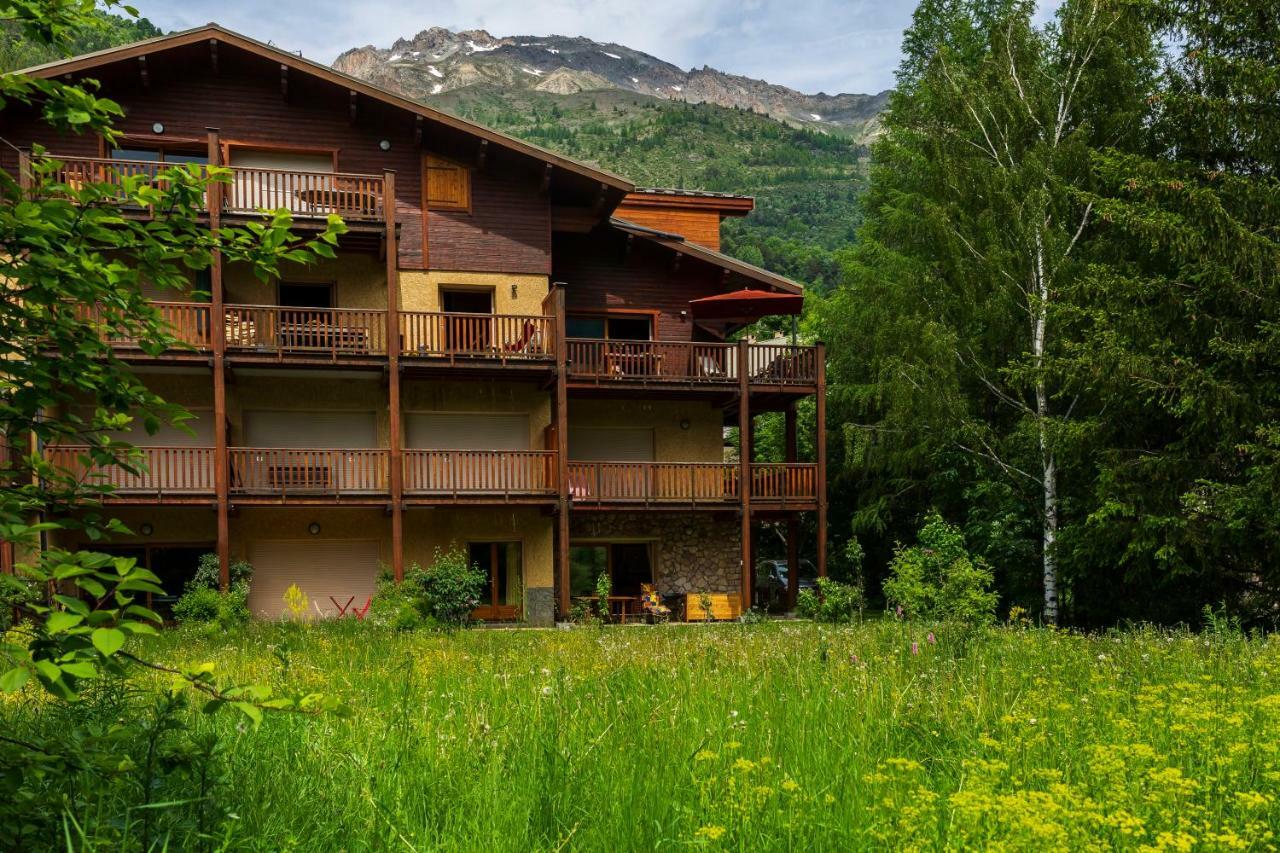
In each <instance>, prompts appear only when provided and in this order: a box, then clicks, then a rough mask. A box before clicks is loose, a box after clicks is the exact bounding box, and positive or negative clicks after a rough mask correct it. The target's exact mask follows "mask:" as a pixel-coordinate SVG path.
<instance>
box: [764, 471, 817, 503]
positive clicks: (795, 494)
mask: <svg viewBox="0 0 1280 853" xmlns="http://www.w3.org/2000/svg"><path fill="white" fill-rule="evenodd" d="M817 496H818V466H817V465H814V464H813V463H812V462H757V463H752V465H751V502H752V503H777V502H782V503H788V502H796V503H802V502H812V501H814V500H817Z"/></svg>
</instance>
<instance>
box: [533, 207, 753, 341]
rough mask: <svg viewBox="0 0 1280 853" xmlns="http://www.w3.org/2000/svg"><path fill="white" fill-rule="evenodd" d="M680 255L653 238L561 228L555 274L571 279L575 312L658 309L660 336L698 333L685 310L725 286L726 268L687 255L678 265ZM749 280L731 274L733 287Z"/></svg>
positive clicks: (681, 336)
mask: <svg viewBox="0 0 1280 853" xmlns="http://www.w3.org/2000/svg"><path fill="white" fill-rule="evenodd" d="M674 259H675V255H674V253H673V252H670V251H668V250H666V249H664V248H662V247H660V246H655V245H653V244H652V243H650V242H648V241H647V240H641V239H633V240H632V241H631V248H630V250H628V249H627V240H626V237H625V236H624V235H622V234H621V233H618V232H616V231H604V230H597V231H594V232H592V233H591V234H557V235H556V237H555V268H554V270H553V271H552V278H553V279H555V280H556V281H563V282H565V283H566V284H567V285H568V287H567V288H566V293H565V297H566V300H567V305H566V310H567V311H568V313H569V314H574V313H592V312H600V311H619V310H640V311H656V312H657V323H656V324H655V325H656V328H655V329H654V337H655V338H657V339H659V340H667V341H688V340H692V339H693V323H692V321H691V320H690V318H689V317H688V316H685V317H681V316H680V312H681V311H685V312H688V310H689V301H690V300H691V299H698V298H700V297H703V296H713V295H715V294H717V293H722V292H724V290H725V289H727V288H726V285H724V284H722V282H723V281H724V276H723V273H722V272H721V270H720V269H718V268H716V267H712V266H711V265H709V264H704V263H701V262H699V261H695V260H693V259H692V258H689V257H687V256H686V257H684V258H683V259H682V260H681V262H680V267H679V269H674ZM733 286H739V287H741V286H744V285H743V284H742V283H741V282H740V280H737V279H731V280H730V282H729V283H728V287H733Z"/></svg>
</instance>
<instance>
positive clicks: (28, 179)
mask: <svg viewBox="0 0 1280 853" xmlns="http://www.w3.org/2000/svg"><path fill="white" fill-rule="evenodd" d="M32 179H33V175H32V172H31V152H30V151H28V150H27V149H25V148H22V149H19V151H18V187H19V188H20V189H21V190H22V195H23V196H24V197H29V196H30V195H31V184H32V182H33V180H32Z"/></svg>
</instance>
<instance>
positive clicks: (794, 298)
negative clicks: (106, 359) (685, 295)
mask: <svg viewBox="0 0 1280 853" xmlns="http://www.w3.org/2000/svg"><path fill="white" fill-rule="evenodd" d="M803 308H804V295H803V294H800V293H775V292H774V291H771V290H735V291H733V292H732V293H721V294H718V295H716V296H706V297H703V298H702V299H694V300H691V301H690V302H689V310H690V311H691V312H692V313H693V316H694V317H695V318H696V319H699V320H747V321H749V320H759V319H760V318H761V317H776V316H779V315H782V314H799V313H800V311H801V310H802V309H803Z"/></svg>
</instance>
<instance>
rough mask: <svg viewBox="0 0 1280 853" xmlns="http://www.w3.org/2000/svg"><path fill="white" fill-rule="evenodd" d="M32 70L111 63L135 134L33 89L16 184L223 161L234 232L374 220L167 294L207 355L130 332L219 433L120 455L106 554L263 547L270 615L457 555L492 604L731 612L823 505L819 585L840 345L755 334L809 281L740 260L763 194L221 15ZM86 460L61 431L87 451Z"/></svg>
mask: <svg viewBox="0 0 1280 853" xmlns="http://www.w3.org/2000/svg"><path fill="white" fill-rule="evenodd" d="M29 73H33V74H36V75H40V76H45V77H59V78H65V79H67V80H78V79H82V78H93V79H95V80H98V81H100V84H101V93H102V94H103V95H105V96H108V97H110V98H112V99H114V100H115V101H117V102H118V103H119V104H120V105H121V106H122V107H123V109H124V113H125V117H124V118H123V119H122V120H121V121H120V122H119V125H118V126H119V128H120V129H121V130H122V131H123V133H124V136H123V138H122V140H121V141H120V143H119V145H118V147H111V146H108V145H107V144H106V143H105V142H104V141H103V140H101V139H99V138H97V137H95V136H62V135H58V134H56V133H54V132H53V131H51V130H50V129H49V128H48V127H47V126H45V125H44V124H43V123H42V122H41V121H40V119H39V116H38V114H37V113H36V112H34V111H28V110H24V109H22V108H19V107H13V106H10V107H8V108H6V109H5V110H4V111H3V113H0V124H2V125H3V128H2V129H0V136H3V137H4V138H5V139H7V140H9V141H10V142H12V143H14V144H16V145H17V146H18V148H19V149H21V150H20V151H19V150H15V149H10V148H4V149H3V150H0V168H4V169H6V170H8V171H9V172H10V173H11V174H18V175H21V174H24V173H25V169H26V166H27V164H26V162H25V161H27V160H29V159H30V158H32V157H37V156H40V157H47V158H52V159H54V160H56V161H57V162H58V163H59V164H60V165H59V166H58V168H59V169H60V174H61V175H62V177H63V178H64V179H65V180H67V181H75V180H91V181H97V182H102V181H108V182H109V181H113V180H119V179H120V178H121V177H122V176H125V175H131V174H139V173H142V174H152V173H154V172H155V171H156V170H157V169H160V168H163V167H164V166H165V164H172V163H211V164H219V165H223V166H229V167H230V168H231V170H232V173H233V179H232V180H231V182H230V183H228V184H225V185H221V186H218V187H216V188H214V189H213V190H211V192H210V193H209V198H208V200H207V214H206V215H207V218H208V224H209V227H210V228H218V227H220V226H221V225H222V224H223V223H227V222H239V221H247V220H251V219H253V218H255V217H259V216H262V215H263V213H262V211H263V210H264V209H278V208H281V207H283V208H286V209H288V210H290V211H291V212H292V214H293V216H294V220H295V227H296V228H297V229H301V230H306V229H308V228H313V227H316V224H317V223H321V222H323V220H324V218H325V217H327V216H328V215H329V214H330V213H338V214H340V215H341V216H342V217H343V218H344V220H345V221H346V222H347V224H348V226H349V231H348V233H346V234H345V235H344V236H343V237H342V238H341V242H340V247H339V252H338V258H337V259H336V260H333V261H328V262H323V263H320V264H317V265H314V266H310V267H297V268H288V269H285V270H283V271H282V273H281V276H280V278H279V280H278V281H273V282H271V283H269V284H265V285H264V284H263V283H261V282H259V281H257V280H256V279H254V278H253V276H251V275H249V274H248V271H247V270H244V269H239V268H237V266H236V265H235V264H230V263H228V264H223V263H221V262H220V261H219V262H217V263H215V264H214V266H213V268H212V270H211V271H210V273H209V274H208V275H207V276H202V277H200V278H197V279H196V280H193V282H192V285H193V290H192V292H189V293H159V292H157V293H151V294H149V296H151V297H153V298H154V300H155V303H156V305H157V307H158V308H159V310H160V311H161V312H162V314H163V315H164V317H165V318H166V319H167V320H168V321H169V323H170V324H171V325H172V327H173V328H174V330H175V331H176V334H177V336H178V337H179V338H180V339H181V340H182V342H183V343H184V344H185V346H184V347H183V348H181V349H175V350H173V351H171V352H167V353H164V354H161V355H159V356H155V355H148V354H146V353H144V352H142V351H141V350H140V349H139V348H137V347H136V346H134V345H133V342H131V341H129V340H119V341H113V342H112V343H113V345H114V346H116V347H118V350H119V352H120V354H121V355H122V356H123V357H125V358H126V359H127V360H129V361H130V362H131V364H132V365H133V367H134V369H135V370H136V371H137V373H138V375H139V376H140V377H141V378H142V379H143V380H144V381H145V382H146V383H147V384H148V385H149V386H150V387H152V388H154V389H155V390H157V391H158V392H159V393H160V394H161V395H162V396H163V397H164V398H165V399H167V400H170V401H172V402H176V403H180V404H183V405H184V406H186V407H187V409H189V410H190V411H191V412H192V413H193V414H194V415H195V419H194V421H193V422H192V424H193V428H194V434H188V433H186V432H182V431H178V430H162V431H161V432H160V433H158V434H157V435H154V436H147V435H145V434H143V433H142V432H141V431H139V432H137V433H135V434H132V435H129V436H128V438H129V439H130V440H131V441H133V442H134V443H135V444H136V445H138V446H139V447H140V448H141V449H142V452H143V453H144V455H145V459H146V462H147V467H146V471H145V472H144V473H141V474H130V473H128V472H125V471H123V470H121V471H106V472H103V475H104V476H106V477H108V478H109V479H110V480H111V481H112V482H113V483H114V485H115V486H116V489H115V491H114V494H113V496H112V498H111V502H112V504H113V512H114V514H116V515H117V516H119V517H120V518H122V520H124V521H125V523H126V524H127V525H128V526H129V527H130V528H131V530H132V531H133V534H132V535H131V536H128V537H119V538H117V539H116V540H115V541H113V542H112V543H111V545H110V546H109V547H111V548H114V549H116V550H118V551H120V552H121V553H127V554H133V555H136V556H138V558H139V559H140V560H142V561H144V562H145V563H146V564H147V565H149V566H150V567H151V568H152V569H153V570H154V571H156V572H157V573H158V574H160V575H161V577H162V578H163V579H164V580H165V581H166V583H167V584H168V586H169V587H170V588H172V589H175V590H176V589H178V588H180V586H181V583H182V580H183V578H184V576H185V574H188V573H189V571H190V569H191V568H192V567H193V566H194V562H195V559H196V557H198V555H199V554H201V553H204V552H207V551H215V552H216V553H217V554H218V556H219V559H220V562H221V564H222V569H223V577H224V580H225V578H226V577H227V568H228V565H229V563H230V561H232V560H236V559H247V560H249V561H250V562H251V563H252V564H253V566H254V569H255V574H254V583H253V591H252V593H251V597H250V604H251V607H252V609H253V610H254V611H255V612H256V613H258V614H261V615H263V616H267V617H271V616H278V615H280V613H281V612H282V611H283V609H284V606H283V602H282V600H281V596H282V594H283V592H284V590H285V589H286V588H287V587H288V586H289V585H290V584H293V583H297V584H298V585H299V586H300V587H302V588H303V590H304V591H306V592H307V593H308V595H309V596H310V598H311V599H312V601H314V602H316V603H317V605H318V606H319V607H320V608H321V609H322V610H324V611H325V612H326V613H333V612H340V611H343V610H346V609H347V608H348V603H349V602H350V601H355V602H356V603H357V604H362V603H363V602H364V601H365V600H366V599H367V597H368V595H370V594H371V593H372V592H373V589H374V581H375V577H376V574H377V572H378V571H379V567H380V566H385V567H388V568H389V569H390V570H391V571H392V572H393V573H394V574H395V576H396V577H397V578H399V577H401V576H402V575H403V573H404V571H405V568H406V566H408V565H412V564H413V563H420V564H426V563H428V562H429V561H430V560H431V559H432V554H433V552H434V550H435V549H437V548H446V547H449V546H450V545H455V544H456V545H457V546H460V547H464V548H466V549H468V551H469V553H470V556H471V558H472V559H473V560H474V561H476V562H477V563H478V564H479V565H480V566H481V567H482V568H484V569H485V570H486V571H487V572H488V573H489V576H490V581H491V589H490V591H489V593H488V594H487V595H486V599H485V601H484V603H483V605H482V606H481V608H480V609H479V610H478V611H477V614H476V615H477V617H478V618H482V619H492V620H513V619H522V620H525V621H527V622H530V623H534V624H547V623H550V622H551V621H552V620H553V619H554V618H555V617H556V615H557V614H559V615H561V616H563V615H565V614H567V613H568V611H569V609H570V607H571V605H572V601H573V599H574V598H575V597H578V596H580V595H588V594H591V593H592V592H593V591H594V581H595V578H596V576H597V575H598V574H599V572H601V571H607V572H610V573H611V574H612V577H613V584H614V590H615V593H616V595H617V596H618V602H617V607H618V609H619V610H620V611H626V612H627V613H628V615H634V614H635V613H636V602H635V597H636V596H637V594H638V591H639V586H640V584H642V583H645V584H648V583H653V584H655V585H656V586H657V588H658V590H659V591H660V592H661V593H663V594H664V595H666V596H668V597H670V598H672V599H674V600H676V601H677V602H679V600H680V599H681V598H682V597H683V596H696V595H697V594H699V593H703V592H708V593H716V594H717V595H722V596H724V597H725V600H727V601H729V602H730V611H731V612H732V610H733V607H732V604H733V602H735V601H736V602H737V606H738V607H741V606H742V604H743V602H749V601H750V600H751V594H752V589H753V577H752V575H753V558H752V554H751V538H752V537H751V534H752V530H753V524H754V523H756V522H758V521H760V520H764V519H768V520H781V521H784V522H785V526H786V530H787V531H788V547H789V553H790V565H791V566H793V567H795V566H797V565H799V562H800V561H799V560H798V555H799V547H800V546H799V531H800V529H801V527H800V524H799V518H800V514H801V513H813V514H815V515H816V520H817V545H816V555H817V560H816V564H817V565H816V571H817V573H819V574H824V573H825V571H826V551H825V543H826V484H825V476H824V468H825V464H824V463H825V459H824V458H823V454H824V448H825V445H826V442H825V436H824V426H823V424H824V409H825V398H824V355H823V348H822V345H821V344H818V345H817V346H797V345H794V344H791V343H783V344H778V343H770V344H762V343H752V342H748V341H745V340H731V336H733V334H734V333H735V332H736V331H738V330H739V329H741V328H742V327H743V326H744V325H745V324H746V323H747V322H748V321H749V320H751V319H754V318H755V317H758V316H760V315H761V314H762V313H793V312H795V311H798V308H799V304H800V302H801V300H802V299H803V294H802V291H801V288H800V287H799V286H798V285H796V284H795V283H794V282H791V281H789V280H787V279H785V278H783V277H781V276H778V275H775V274H773V273H770V272H768V271H766V270H763V269H759V268H757V267H754V266H751V265H750V264H746V263H743V262H741V261H738V260H735V259H732V258H729V257H727V256H726V255H723V254H721V253H720V251H719V248H720V223H721V221H722V220H723V219H724V218H725V217H727V216H745V215H747V214H748V213H750V211H751V209H752V207H753V202H752V200H751V199H749V198H744V197H738V196H728V195H720V194H714V193H698V192H687V191H675V190H652V189H637V188H636V187H634V186H633V185H632V184H631V183H630V182H628V181H627V180H625V179H623V178H620V177H618V176H616V175H613V174H610V173H608V172H605V171H602V170H600V169H597V168H594V167H592V166H588V165H585V164H582V163H578V162H575V161H573V160H570V159H568V158H565V157H562V156H559V155H556V154H553V153H551V152H549V151H546V150H543V149H541V148H538V147H536V146H533V145H530V144H528V143H525V142H521V141H519V140H516V139H514V138H511V137H508V136H505V135H503V134H501V133H497V132H495V131H492V130H489V129H487V128H484V127H481V126H479V125H476V124H473V123H471V122H468V121H464V120H462V119H459V118H456V117H454V116H451V115H449V114H447V113H443V112H440V111H437V110H434V109H432V108H430V107H428V106H424V105H422V104H419V103H415V102H413V101H410V100H407V99H405V98H402V97H400V96H398V95H395V94H392V93H390V92H387V91H384V90H382V89H379V88H377V87H374V86H372V85H370V84H368V83H366V82H363V81H360V80H357V79H354V78H350V77H347V76H345V75H342V74H339V73H337V72H335V71H333V70H332V69H330V68H328V67H325V66H322V65H319V64H316V63H313V62H310V61H308V60H306V59H303V58H300V57H298V56H296V55H294V54H291V53H287V52H284V51H281V50H278V49H276V48H274V47H271V46H269V45H265V44H262V43H261V42H258V41H255V40H253V39H250V38H247V37H245V36H243V35H240V34H237V33H234V32H231V31H228V30H226V29H223V28H222V27H220V26H217V25H216V24H209V25H207V26H204V27H200V28H198V29H193V30H189V31H186V32H182V33H177V34H173V35H168V36H163V37H160V38H155V39H151V40H148V41H144V42H140V43H137V44H133V45H129V46H125V47H120V48H114V49H110V50H104V51H101V52H98V53H94V54H90V55H86V56H81V57H77V58H73V59H69V60H66V61H61V62H55V63H51V64H48V65H44V66H40V67H38V68H35V69H31V70H29ZM137 215H138V216H149V215H152V214H151V213H150V212H148V211H143V210H140V211H138V212H137ZM91 310H92V309H91V308H86V311H91ZM808 396H815V397H816V407H815V408H816V423H815V425H814V426H815V430H816V435H817V441H816V446H817V458H816V459H814V460H810V461H801V460H800V458H799V454H798V450H797V440H796V435H797V430H798V423H797V403H798V402H799V401H801V400H802V399H804V398H805V397H808ZM771 411H780V412H783V413H785V423H786V448H785V453H784V454H783V458H778V459H760V458H758V454H757V453H756V451H755V449H754V447H753V438H752V435H753V430H752V425H753V417H754V416H755V415H757V414H759V413H763V412H771ZM726 426H736V427H738V428H739V429H740V432H741V435H742V441H741V445H742V451H741V453H740V454H738V456H737V459H736V460H735V461H726V458H727V457H726V452H725V441H724V428H725V427H726ZM77 451H78V449H77V448H75V447H61V446H59V447H48V448H45V449H44V452H46V453H47V454H49V455H50V457H52V458H55V459H56V460H57V461H59V462H60V463H61V464H63V465H65V466H68V467H74V466H75V465H77V464H80V462H79V461H78V460H79V458H80V456H79V453H78V452H77ZM66 535H67V534H64V537H65V536H66ZM62 544H66V545H78V544H81V543H79V542H76V541H74V540H72V541H66V542H64V543H62ZM799 574H800V573H799V572H797V571H792V572H790V577H789V579H788V580H789V590H788V594H789V597H790V599H791V600H792V601H794V597H795V594H796V589H797V584H798V579H799Z"/></svg>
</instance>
